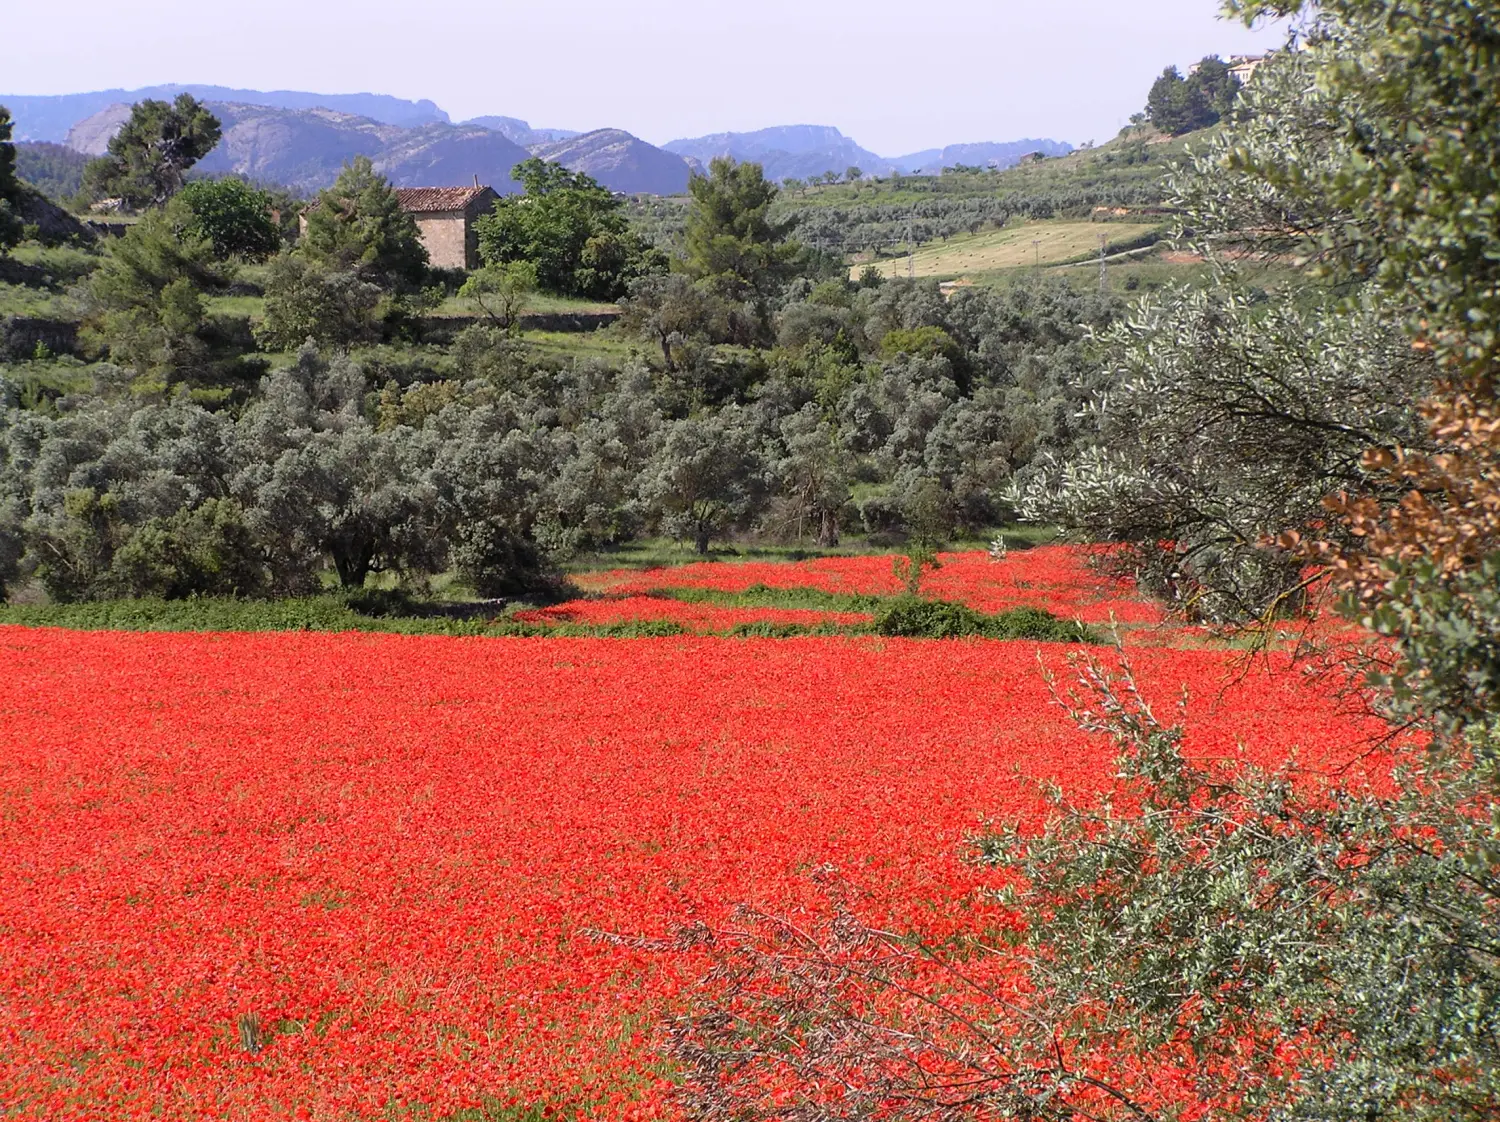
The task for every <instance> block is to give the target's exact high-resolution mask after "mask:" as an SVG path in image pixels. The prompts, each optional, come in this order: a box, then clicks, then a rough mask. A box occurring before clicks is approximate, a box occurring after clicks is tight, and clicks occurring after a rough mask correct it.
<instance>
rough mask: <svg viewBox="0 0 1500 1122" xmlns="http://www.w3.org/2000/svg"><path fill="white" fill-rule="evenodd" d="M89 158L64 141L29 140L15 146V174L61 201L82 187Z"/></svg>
mask: <svg viewBox="0 0 1500 1122" xmlns="http://www.w3.org/2000/svg"><path fill="white" fill-rule="evenodd" d="M88 160H89V158H88V157H87V156H85V155H84V154H83V153H81V152H75V151H73V149H71V148H68V147H66V146H64V145H62V144H49V143H46V142H43V141H29V142H23V143H21V144H17V145H16V174H17V175H19V176H20V177H21V178H22V179H24V180H25V181H26V182H27V183H30V184H31V185H32V186H33V187H35V188H36V189H37V190H38V191H40V192H41V193H42V194H44V195H46V196H47V197H48V198H49V199H57V200H62V199H66V198H69V197H71V196H73V195H76V194H77V193H78V189H79V188H80V187H81V186H83V165H84V164H86V163H88Z"/></svg>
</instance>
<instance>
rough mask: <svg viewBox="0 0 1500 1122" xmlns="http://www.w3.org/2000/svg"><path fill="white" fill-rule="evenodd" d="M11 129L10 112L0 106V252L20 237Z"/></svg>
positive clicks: (18, 191)
mask: <svg viewBox="0 0 1500 1122" xmlns="http://www.w3.org/2000/svg"><path fill="white" fill-rule="evenodd" d="M11 127H12V126H11V120H10V110H9V109H6V108H5V106H3V105H0V252H4V251H5V250H6V249H9V248H10V247H11V246H13V245H15V244H16V242H17V241H19V240H20V237H21V220H20V218H19V217H18V216H17V214H16V210H17V204H18V203H19V202H20V191H21V182H20V180H19V179H17V178H16V146H15V145H14V144H12V143H11V139H10V137H11Z"/></svg>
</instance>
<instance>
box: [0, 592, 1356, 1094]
mask: <svg viewBox="0 0 1500 1122" xmlns="http://www.w3.org/2000/svg"><path fill="white" fill-rule="evenodd" d="M997 567H998V566H997ZM855 568H858V567H857V566H855ZM959 572H960V573H961V570H959ZM751 579H752V580H754V579H764V576H763V575H757V576H756V577H753V578H751ZM955 579H956V578H955ZM976 579H977V578H976ZM1064 653H1065V652H1064V651H1063V650H1062V649H1060V648H1057V647H1053V646H1038V645H1037V644H1032V643H1023V642H1012V643H981V642H973V643H933V642H922V641H912V642H905V641H878V640H873V639H860V640H845V639H790V640H744V641H725V640H721V639H712V638H675V639H653V640H633V641H619V640H607V639H545V640H537V639H529V640H528V639H517V640H507V639H445V638H408V637H400V636H392V635H337V636H335V635H322V634H308V633H283V634H236V635H188V634H123V633H81V632H67V631H53V630H38V631H31V630H23V629H19V628H6V629H0V730H3V736H0V1103H3V1104H4V1105H5V1107H6V1109H7V1111H8V1112H9V1116H12V1117H21V1118H29V1119H48V1120H56V1119H68V1118H85V1117H87V1118H111V1119H125V1118H147V1117H169V1118H170V1117H179V1118H180V1117H205V1116H212V1117H216V1118H247V1119H249V1118H254V1119H266V1118H286V1117H298V1116H310V1117H314V1118H330V1119H331V1118H351V1117H367V1118H387V1117H393V1116H405V1115H403V1114H402V1112H403V1111H408V1112H411V1113H412V1116H422V1115H421V1114H420V1112H421V1111H422V1110H424V1109H425V1110H430V1111H431V1113H432V1116H434V1117H441V1116H442V1115H443V1114H444V1113H447V1112H452V1111H454V1110H457V1109H459V1108H462V1107H466V1106H471V1105H475V1104H477V1103H478V1102H479V1101H480V1100H481V1099H482V1098H483V1097H485V1096H491V1095H492V1096H496V1097H499V1098H501V1099H513V1100H516V1101H522V1102H540V1101H544V1100H549V1101H550V1100H553V1099H556V1098H562V1099H565V1100H568V1101H571V1102H573V1103H576V1104H579V1105H581V1106H582V1107H583V1109H584V1110H585V1111H587V1112H588V1113H589V1114H590V1115H591V1116H593V1117H598V1118H607V1119H612V1120H613V1119H628V1118H650V1117H670V1116H672V1109H673V1108H672V1107H671V1105H670V1099H669V1097H668V1095H667V1093H666V1091H667V1084H666V1082H665V1080H664V1077H665V1074H666V1073H665V1072H664V1071H663V1070H662V1068H661V1066H660V1065H661V1063H662V1060H661V1054H662V1053H661V1051H660V1049H659V1048H658V1047H657V1046H656V1043H655V1042H654V1041H653V1039H652V1037H651V1033H652V1031H653V1029H654V1026H655V1025H656V1023H657V1018H658V1017H659V1015H660V1014H661V1013H662V1012H663V1011H666V1010H670V1009H673V1008H677V1007H679V1006H680V1005H681V1001H682V997H683V994H682V992H681V990H682V987H684V986H686V985H688V984H690V983H691V982H692V981H693V978H694V965H695V964H694V962H693V961H692V960H691V959H682V958H676V957H673V956H651V955H645V954H642V953H639V952H637V951H633V950H631V949H629V948H628V947H621V946H615V945H611V944H608V943H601V942H598V941H593V940H590V939H588V938H586V937H584V935H583V932H584V931H585V929H588V928H599V929H605V930H610V931H617V932H625V933H643V934H663V933H666V932H668V931H670V930H672V929H673V928H674V927H676V926H677V925H679V924H682V923H684V922H687V921H691V920H694V919H700V918H701V919H704V920H707V921H710V922H714V923H718V922H721V921H722V920H723V918H724V917H725V914H726V912H727V910H728V909H729V907H731V906H732V905H733V904H735V903H738V902H742V901H743V902H747V903H750V904H754V905H759V906H762V907H765V908H767V909H770V910H775V911H776V912H778V913H788V912H790V913H793V914H795V913H796V912H797V910H798V909H799V908H812V907H815V906H816V903H817V892H816V889H815V888H814V887H813V886H812V885H811V884H810V883H809V880H808V877H807V872H808V870H809V869H811V868H813V867H816V866H819V865H822V864H824V863H832V864H834V865H836V866H838V867H839V868H840V869H841V870H842V871H843V873H844V875H845V876H846V877H847V879H848V880H849V882H850V883H851V884H853V885H855V886H858V888H859V889H860V890H861V891H863V892H864V893H865V894H866V896H865V898H864V899H863V900H862V901H861V908H862V913H863V914H864V915H865V916H867V917H868V918H870V919H871V920H872V921H882V922H885V923H887V924H889V925H895V926H903V925H904V926H905V927H906V928H909V929H915V930H920V931H923V932H926V933H928V934H930V935H934V936H938V937H940V936H941V935H942V934H943V933H944V932H945V931H960V930H962V931H969V930H972V929H973V927H974V925H975V923H976V921H978V922H981V923H982V922H984V917H983V915H979V916H976V911H981V912H982V910H983V909H986V908H990V907H992V905H990V904H988V903H986V902H984V900H983V899H981V898H980V897H978V896H977V895H976V892H975V889H976V887H977V886H978V885H979V883H980V879H981V873H980V872H979V871H978V870H976V869H975V868H973V867H971V866H970V865H968V864H966V863H965V862H964V861H963V852H964V849H963V838H964V836H965V835H966V833H967V832H969V831H971V830H973V829H974V828H975V827H976V826H977V825H978V823H979V822H980V820H981V818H982V817H984V816H993V817H999V818H1002V819H1006V820H1018V821H1021V822H1024V823H1031V824H1035V822H1036V818H1037V815H1038V814H1039V813H1040V806H1041V804H1040V802H1039V800H1038V798H1037V795H1036V792H1035V789H1034V787H1033V785H1032V781H1033V780H1037V779H1048V780H1056V781H1057V782H1059V783H1061V784H1063V785H1064V786H1065V788H1067V789H1068V790H1071V791H1077V792H1080V793H1082V792H1087V791H1090V790H1094V789H1097V788H1098V787H1099V786H1100V785H1102V784H1103V783H1104V782H1105V780H1106V775H1105V773H1106V771H1107V769H1108V765H1109V760H1110V748H1109V746H1108V745H1106V744H1101V743H1098V742H1096V741H1092V740H1089V739H1087V738H1085V737H1083V736H1082V735H1081V734H1079V733H1078V732H1077V731H1076V730H1075V729H1074V728H1073V727H1072V726H1071V725H1070V724H1069V723H1068V721H1067V719H1066V717H1065V716H1064V714H1063V713H1062V712H1061V711H1059V710H1058V709H1057V708H1056V707H1055V706H1053V705H1051V704H1049V699H1048V696H1047V692H1046V688H1045V686H1044V684H1043V682H1042V680H1041V677H1040V675H1039V673H1038V666H1037V658H1038V657H1041V658H1042V659H1043V660H1044V661H1045V662H1046V663H1047V664H1048V665H1050V666H1051V667H1052V668H1053V669H1054V670H1060V669H1061V660H1062V658H1063V656H1064ZM1228 658H1229V656H1227V655H1225V654H1223V653H1220V652H1213V651H1172V650H1165V649H1156V648H1143V649H1141V650H1139V651H1138V652H1137V653H1136V655H1135V656H1134V661H1135V663H1136V666H1137V671H1138V673H1139V675H1140V677H1141V679H1142V680H1143V682H1144V684H1145V686H1146V687H1147V688H1148V689H1150V690H1154V691H1157V692H1158V693H1159V694H1160V695H1161V696H1163V697H1169V696H1173V695H1175V694H1176V693H1177V692H1178V690H1179V688H1180V686H1181V685H1182V684H1183V683H1188V684H1189V685H1190V686H1191V687H1192V688H1193V691H1194V693H1195V695H1196V699H1197V700H1196V703H1195V706H1194V716H1193V727H1192V728H1191V732H1192V735H1191V736H1190V737H1189V740H1188V743H1191V744H1193V745H1195V746H1200V747H1201V748H1202V750H1204V751H1209V752H1214V753H1221V754H1223V755H1225V756H1232V755H1233V754H1234V753H1236V752H1237V751H1238V748H1237V744H1238V743H1240V742H1243V745H1244V752H1245V754H1246V755H1247V756H1248V757H1249V758H1251V759H1254V760H1257V761H1261V762H1267V763H1270V762H1277V761H1281V760H1284V759H1285V758H1286V757H1287V756H1288V754H1289V753H1291V752H1294V751H1296V750H1298V749H1299V748H1308V749H1315V750H1319V751H1326V750H1327V749H1325V748H1322V747H1321V746H1327V745H1338V746H1341V748H1340V751H1341V752H1346V753H1347V754H1348V755H1349V756H1350V757H1352V756H1354V755H1355V754H1357V753H1358V752H1360V751H1361V750H1362V748H1363V747H1364V745H1365V742H1366V738H1367V737H1368V736H1370V735H1371V734H1373V733H1375V732H1377V731H1378V730H1379V728H1380V726H1379V725H1378V724H1376V723H1374V722H1367V721H1364V720H1361V719H1359V718H1356V717H1355V716H1352V715H1344V714H1341V713H1340V712H1339V711H1338V707H1337V706H1336V705H1335V703H1334V702H1333V701H1331V700H1330V699H1329V697H1328V696H1327V694H1326V692H1324V689H1325V686H1324V685H1320V684H1319V683H1317V682H1314V681H1311V680H1308V679H1306V678H1304V677H1302V676H1300V675H1297V674H1294V673H1285V672H1281V673H1277V672H1273V671H1272V670H1270V669H1268V668H1267V667H1266V665H1265V664H1263V663H1258V664H1256V666H1255V667H1254V668H1252V669H1250V670H1249V671H1248V672H1246V673H1243V674H1239V673H1231V672H1230V671H1231V664H1230V663H1229V661H1227V660H1228ZM1240 669H1243V668H1240ZM1310 762H1313V763H1317V762H1320V760H1318V759H1315V760H1312V761H1310ZM1326 762H1330V763H1331V762H1337V761H1332V760H1329V761H1326Z"/></svg>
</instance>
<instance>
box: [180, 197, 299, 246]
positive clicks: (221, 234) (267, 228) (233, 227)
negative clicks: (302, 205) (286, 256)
mask: <svg viewBox="0 0 1500 1122" xmlns="http://www.w3.org/2000/svg"><path fill="white" fill-rule="evenodd" d="M177 197H178V198H179V199H181V200H182V203H183V205H184V206H186V207H187V209H188V210H189V211H191V212H192V214H193V218H194V220H195V221H194V228H195V231H196V232H197V233H200V234H202V235H203V236H204V237H206V238H208V240H209V241H211V242H213V246H214V253H215V254H216V255H217V256H219V257H221V258H229V257H242V258H245V259H246V260H250V261H257V260H261V259H263V258H266V257H269V256H270V255H271V254H273V253H275V252H276V250H277V249H278V248H280V246H281V231H280V230H278V229H277V227H276V223H275V222H274V221H273V220H272V217H271V207H272V202H271V195H270V192H268V191H261V190H257V189H256V188H254V187H251V186H250V185H249V184H248V183H245V182H244V181H243V180H240V179H235V178H232V177H227V178H224V179H200V180H197V181H195V182H192V183H189V184H187V185H186V186H185V187H183V189H182V190H181V191H179V192H178V195H177Z"/></svg>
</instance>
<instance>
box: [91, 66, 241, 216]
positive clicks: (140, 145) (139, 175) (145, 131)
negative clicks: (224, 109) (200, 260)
mask: <svg viewBox="0 0 1500 1122" xmlns="http://www.w3.org/2000/svg"><path fill="white" fill-rule="evenodd" d="M220 131H221V130H220V123H219V119H218V118H217V117H215V116H214V115H213V114H212V113H210V112H209V111H208V109H206V108H205V107H204V106H203V104H202V103H201V102H199V101H198V100H197V99H196V98H194V97H193V96H192V95H191V94H179V95H178V96H177V99H176V100H175V101H172V102H166V101H157V100H155V99H152V98H148V99H146V100H145V101H140V102H137V103H136V104H135V106H134V107H132V109H131V112H130V119H129V120H128V121H126V122H125V124H124V125H123V126H121V128H120V131H119V132H117V133H115V135H114V136H112V137H111V138H110V141H109V148H108V151H107V152H106V153H105V155H103V156H101V157H99V159H97V160H93V161H91V162H90V163H89V164H88V165H87V166H86V167H85V168H84V172H83V185H84V191H85V192H86V193H87V194H88V195H89V196H90V197H92V198H94V199H104V198H118V199H120V200H122V201H123V202H124V203H125V205H127V206H129V207H132V208H137V209H139V208H141V207H148V206H161V205H162V204H163V203H165V202H166V201H167V200H168V199H170V198H171V197H172V196H173V195H175V194H176V193H177V192H178V190H180V189H181V187H182V184H183V177H184V176H185V175H186V174H187V171H188V169H189V168H191V167H192V166H193V165H194V164H196V163H197V162H198V161H199V160H201V159H202V158H203V157H204V156H206V155H208V154H209V152H211V151H213V148H214V146H215V145H216V144H218V143H219V136H220Z"/></svg>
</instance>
